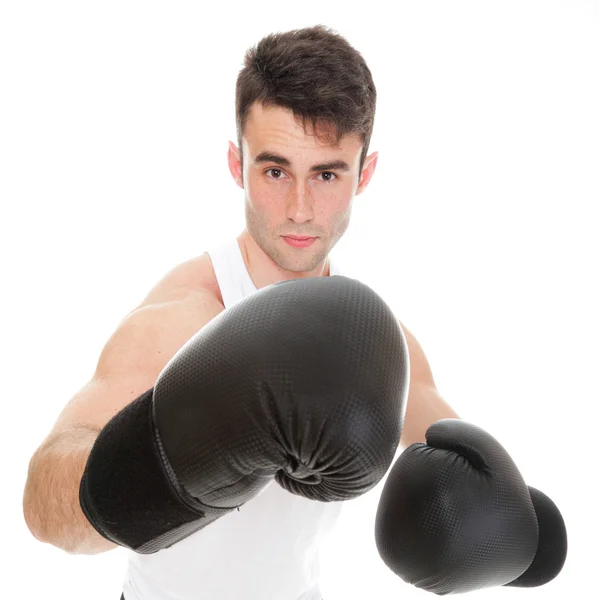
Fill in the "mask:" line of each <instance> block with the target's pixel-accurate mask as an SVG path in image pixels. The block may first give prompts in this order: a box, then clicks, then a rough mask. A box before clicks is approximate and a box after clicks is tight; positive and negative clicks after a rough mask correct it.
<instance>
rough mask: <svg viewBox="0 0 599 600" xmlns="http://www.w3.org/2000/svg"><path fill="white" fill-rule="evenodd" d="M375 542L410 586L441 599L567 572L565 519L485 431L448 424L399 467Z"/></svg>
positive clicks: (386, 491)
mask: <svg viewBox="0 0 599 600" xmlns="http://www.w3.org/2000/svg"><path fill="white" fill-rule="evenodd" d="M375 540H376V545H377V549H378V552H379V554H380V556H381V558H382V559H383V562H385V564H386V565H387V566H388V567H389V568H390V569H391V570H392V571H393V572H394V573H395V574H396V575H398V576H399V577H401V578H402V579H403V580H404V581H406V582H407V583H411V584H413V585H415V586H416V587H418V588H421V589H424V590H427V591H430V592H434V593H435V594H438V595H445V594H451V593H463V592H469V591H473V590H478V589H482V588H486V587H493V586H501V585H511V586H518V587H533V586H538V585H543V584H545V583H547V582H548V581H551V580H552V579H553V578H554V577H556V576H557V575H558V573H559V572H560V571H561V569H562V567H563V565H564V562H565V559H566V548H567V536H566V528H565V524H564V521H563V518H562V516H561V514H560V512H559V510H558V509H557V507H556V506H555V504H553V502H552V501H551V500H550V499H549V498H548V497H547V496H545V495H544V494H542V493H541V492H539V491H538V490H535V489H534V488H529V487H528V486H527V485H526V483H525V482H524V480H523V478H522V475H521V474H520V472H519V471H518V468H517V467H516V465H515V464H514V462H513V460H512V459H511V458H510V456H509V454H508V453H507V452H506V451H505V449H504V448H503V447H502V446H501V445H500V444H499V442H497V440H495V438H493V437H492V436H491V435H490V434H488V433H487V432H486V431H484V430H483V429H481V428H479V427H476V426H475V425H472V424H469V423H466V422H465V421H462V420H459V419H442V420H441V421H437V422H436V423H433V424H432V425H431V426H430V427H429V428H428V430H427V432H426V443H416V444H412V445H411V446H409V447H408V448H406V450H405V451H404V452H403V453H402V454H401V455H400V456H399V458H398V459H397V461H396V462H395V464H394V465H393V467H392V469H391V471H390V472H389V476H388V478H387V481H386V482H385V485H384V487H383V491H382V494H381V497H380V500H379V506H378V510H377V515H376V522H375Z"/></svg>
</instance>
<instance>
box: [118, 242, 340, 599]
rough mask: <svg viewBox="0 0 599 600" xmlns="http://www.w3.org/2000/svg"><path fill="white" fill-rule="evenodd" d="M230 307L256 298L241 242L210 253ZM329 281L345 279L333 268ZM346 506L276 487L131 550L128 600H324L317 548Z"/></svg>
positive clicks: (126, 585)
mask: <svg viewBox="0 0 599 600" xmlns="http://www.w3.org/2000/svg"><path fill="white" fill-rule="evenodd" d="M208 254H209V255H210V258H211V260H212V264H213V267H214V271H215V274H216V279H217V281H218V285H219V287H220V291H221V294H222V297H223V303H224V306H225V309H227V308H229V307H230V306H232V305H233V304H235V303H236V302H239V301H240V300H242V299H243V298H245V297H246V296H249V295H250V294H252V293H254V292H255V291H256V287H255V286H254V283H253V282H252V280H251V278H250V276H249V273H248V271H247V269H246V267H245V263H244V261H243V256H242V255H241V250H240V248H239V244H238V242H237V240H236V239H233V241H232V242H229V243H228V244H224V245H222V246H220V247H218V248H215V249H214V250H212V251H208ZM330 274H331V275H341V273H340V272H339V271H338V270H337V269H336V267H334V266H333V264H332V263H331V264H330ZM342 505H343V502H317V501H315V500H308V499H306V498H303V497H301V496H296V495H294V494H291V493H290V492H287V491H286V490H284V489H283V488H282V487H281V486H279V485H278V484H277V483H276V482H275V481H273V482H271V483H270V484H269V485H268V486H266V488H265V489H264V490H263V491H262V492H261V493H260V494H259V495H258V496H256V497H255V498H252V500H250V501H249V502H247V503H246V504H244V505H243V506H241V507H240V509H239V511H236V510H235V511H232V512H230V513H227V514H226V515H224V516H223V517H221V518H220V519H218V520H217V521H215V522H214V523H211V524H210V525H209V526H207V527H205V528H204V529H201V530H199V531H196V532H195V533H194V534H192V535H190V536H189V537H188V538H186V539H184V540H182V541H181V542H178V543H177V544H175V545H174V546H172V547H170V548H166V549H164V550H160V551H158V552H156V553H154V554H138V553H136V552H132V551H128V553H129V558H128V568H127V572H126V575H125V580H124V583H123V593H124V596H125V600H321V597H322V596H321V592H320V588H319V577H320V564H319V554H318V550H319V545H320V542H321V541H322V540H323V539H324V537H325V536H326V535H327V534H328V533H329V532H330V531H331V530H332V529H333V526H334V525H335V523H336V521H337V519H338V517H339V515H340V513H341V508H342Z"/></svg>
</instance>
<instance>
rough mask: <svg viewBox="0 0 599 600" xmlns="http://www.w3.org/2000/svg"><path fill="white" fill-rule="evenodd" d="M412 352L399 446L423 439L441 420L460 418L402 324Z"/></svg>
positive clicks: (416, 343)
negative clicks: (444, 397) (406, 403)
mask: <svg viewBox="0 0 599 600" xmlns="http://www.w3.org/2000/svg"><path fill="white" fill-rule="evenodd" d="M402 329H403V332H404V334H405V336H406V341H407V343H408V351H409V354H410V388H409V392H408V406H407V408H406V416H405V421H404V427H403V431H402V434H401V439H400V446H401V447H402V448H404V449H405V448H407V447H408V446H409V445H411V444H414V443H415V442H424V441H425V434H426V430H427V429H428V428H429V426H430V425H432V424H433V423H436V422H437V421H440V420H441V419H459V416H458V414H457V413H456V412H455V411H454V410H453V408H451V406H450V405H449V404H448V403H447V402H446V401H445V400H444V399H443V397H442V396H441V394H440V393H439V391H438V390H437V386H436V384H435V381H434V378H433V374H432V371H431V368H430V365H429V362H428V360H427V358H426V356H425V354H424V351H423V350H422V347H421V346H420V344H419V343H418V341H417V340H416V338H415V337H414V335H413V334H412V333H411V332H410V331H409V330H408V329H407V327H406V326H405V325H403V323H402Z"/></svg>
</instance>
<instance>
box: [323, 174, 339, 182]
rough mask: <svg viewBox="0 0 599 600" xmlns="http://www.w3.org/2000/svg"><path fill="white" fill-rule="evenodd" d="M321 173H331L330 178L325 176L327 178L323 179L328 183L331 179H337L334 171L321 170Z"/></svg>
mask: <svg viewBox="0 0 599 600" xmlns="http://www.w3.org/2000/svg"><path fill="white" fill-rule="evenodd" d="M321 175H331V177H332V178H328V177H327V178H326V179H325V182H327V183H329V182H332V181H335V179H337V175H335V173H331V172H330V171H323V172H322V173H321Z"/></svg>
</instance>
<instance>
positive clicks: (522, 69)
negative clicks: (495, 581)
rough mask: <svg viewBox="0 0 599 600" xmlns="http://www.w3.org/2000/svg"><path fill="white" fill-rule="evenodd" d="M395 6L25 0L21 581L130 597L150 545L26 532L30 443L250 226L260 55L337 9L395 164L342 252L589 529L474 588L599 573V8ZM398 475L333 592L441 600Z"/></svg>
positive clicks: (17, 42)
mask: <svg viewBox="0 0 599 600" xmlns="http://www.w3.org/2000/svg"><path fill="white" fill-rule="evenodd" d="M389 6H392V7H393V8H390V7H389ZM389 6H388V7H385V5H384V4H383V2H365V3H361V4H358V5H353V4H349V3H346V2H337V1H330V0H329V1H327V2H306V1H302V2H296V3H273V2H262V1H259V2H244V3H242V4H240V5H239V6H232V5H230V4H229V3H215V4H212V5H208V7H206V6H203V5H201V4H200V3H199V2H196V3H191V2H144V3H141V2H140V3H137V2H125V1H120V2H107V1H104V2H96V3H91V2H87V3H86V2H57V1H55V2H35V3H34V2H27V1H26V0H20V1H19V2H16V1H14V2H11V1H8V2H4V3H3V4H2V8H1V9H0V85H1V86H2V90H1V94H0V103H1V106H0V198H1V202H2V209H1V223H0V227H1V234H2V235H1V240H0V243H1V244H2V248H1V260H2V287H3V292H2V296H1V301H2V310H1V312H0V318H1V319H2V322H1V323H0V325H1V327H2V329H1V331H2V338H3V340H2V341H3V343H2V350H1V351H2V362H1V364H2V372H3V374H2V381H3V385H2V387H3V394H2V400H3V407H4V410H3V416H4V418H3V427H2V435H1V443H2V449H1V450H2V456H3V459H4V460H3V470H4V474H3V485H2V490H3V492H2V515H3V521H4V525H3V544H2V546H3V549H2V553H3V555H4V556H5V558H4V559H3V568H2V570H3V576H2V583H1V584H0V585H2V586H4V590H3V591H2V592H0V595H2V596H3V597H7V598H8V597H9V593H8V590H9V589H10V590H13V592H12V595H11V597H12V596H14V597H19V598H28V599H29V598H48V597H52V598H53V597H56V598H61V599H70V598H72V599H79V598H85V599H86V600H92V599H98V600H112V599H114V600H117V598H118V597H119V595H120V590H121V581H122V578H123V575H124V569H125V564H126V551H124V550H122V549H118V550H116V551H113V552H109V553H106V554H102V555H96V556H71V555H68V554H66V553H64V552H62V551H60V550H57V549H56V548H53V547H51V546H48V545H45V544H41V543H40V542H37V541H36V540H35V539H34V538H33V537H32V536H31V534H30V533H29V531H28V530H27V528H26V526H25V523H24V520H23V517H22V508H21V500H22V492H23V487H24V484H25V477H26V472H27V464H28V461H29V458H30V456H31V454H32V453H33V452H34V451H35V449H36V448H37V446H38V444H39V443H40V442H41V441H42V439H43V438H44V437H45V435H46V434H47V433H48V431H49V429H50V428H51V426H52V424H53V423H54V420H55V418H56V417H57V415H58V413H59V412H60V410H61V408H62V407H63V406H64V404H65V403H66V402H67V400H68V399H69V398H70V397H71V396H72V395H73V394H74V393H75V392H76V391H77V390H78V389H79V388H80V387H81V386H82V385H84V384H85V383H86V382H87V381H88V379H89V378H90V376H91V374H92V372H93V369H94V367H95V363H96V360H97V357H98V355H99V352H100V350H101V348H102V346H103V345H104V343H105V341H106V340H107V338H108V336H109V335H110V334H111V333H112V331H113V330H114V328H115V327H116V326H117V325H118V322H119V321H120V319H121V318H122V317H123V316H124V315H125V314H126V313H127V312H128V311H129V310H131V309H132V308H133V307H134V306H135V305H136V304H137V303H138V302H139V301H140V300H141V299H142V297H143V296H144V295H145V293H146V292H147V291H148V290H149V288H150V287H151V286H152V285H153V284H154V283H155V282H156V281H157V280H158V279H159V278H160V277H162V275H163V274H164V273H165V272H166V271H167V270H169V269H170V268H171V267H172V266H174V265H175V264H177V263H178V262H180V261H182V260H185V259H187V258H190V257H192V256H196V255H198V254H200V253H201V252H203V251H204V250H205V249H206V248H207V247H209V246H210V245H213V244H215V243H220V242H221V241H223V240H226V239H228V238H230V237H232V236H234V235H237V234H238V233H239V232H240V231H241V229H242V228H243V191H242V190H241V189H240V188H238V187H237V186H236V185H235V184H234V182H233V180H232V178H231V176H230V174H229V172H228V169H227V164H226V150H227V142H228V140H232V141H236V137H235V121H234V89H235V78H236V76H237V73H238V71H239V69H240V68H241V66H242V59H243V54H244V52H245V50H246V49H247V48H248V47H250V46H251V45H253V44H255V43H257V42H258V41H259V39H260V38H261V37H262V36H264V35H266V34H268V33H271V32H274V31H285V30H288V29H292V28H298V27H304V26H310V25H314V24H317V23H322V24H325V25H328V26H329V27H332V28H333V29H335V30H336V31H338V32H339V33H341V34H342V35H344V36H345V37H346V38H347V39H348V40H349V41H350V43H352V44H353V45H354V46H355V47H356V48H357V49H358V50H359V51H361V52H362V54H363V55H364V57H365V58H366V60H367V62H368V64H369V66H370V68H371V70H372V72H373V75H374V78H375V84H376V86H377V89H378V93H379V102H378V111H377V116H376V123H375V131H374V136H373V139H372V143H371V146H370V151H374V150H378V151H379V152H380V158H379V163H378V168H377V171H376V173H375V176H374V179H373V181H372V182H371V185H370V187H369V189H368V190H367V191H366V192H365V193H364V194H363V195H361V196H359V197H357V199H356V202H355V209H354V214H353V219H352V224H351V226H350V229H349V231H348V232H347V234H346V236H345V237H344V238H343V240H342V241H341V242H340V243H339V244H338V246H337V248H336V249H335V251H334V253H333V255H332V256H333V258H335V259H336V261H337V262H338V264H339V265H340V267H341V268H342V269H343V270H344V271H345V272H346V274H348V275H351V276H354V277H358V278H361V279H363V281H365V282H366V283H368V284H370V285H372V286H373V287H374V288H375V289H376V290H377V291H378V292H379V293H381V294H382V295H383V296H384V297H385V299H386V300H387V301H388V302H389V303H390V304H391V306H392V307H393V308H394V310H396V313H397V315H398V317H399V318H400V319H401V320H402V321H403V322H404V323H405V324H406V325H407V326H408V328H410V329H411V330H412V332H413V333H414V334H415V335H416V337H417V338H418V340H419V341H420V343H421V344H422V346H423V348H424V351H425V353H426V354H427V356H428V359H429V362H430V364H431V366H432V369H433V373H434V375H435V379H436V382H437V386H438V388H439V390H440V392H441V393H442V394H443V396H444V397H445V398H446V399H447V401H448V402H449V403H450V404H451V405H452V406H453V407H454V408H455V410H456V411H457V412H458V413H459V414H460V416H461V417H462V418H464V419H467V420H469V421H472V422H474V423H477V424H478V425H480V426H482V427H483V428H485V429H487V430H488V431H489V432H490V433H492V434H493V435H495V436H496V437H497V438H498V439H499V440H500V441H501V442H502V443H503V444H504V446H505V447H506V448H507V449H508V451H509V452H510V453H511V455H512V456H513V458H514V460H515V461H516V463H517V464H518V466H519V467H520V470H521V471H522V473H523V475H524V476H525V478H526V480H527V482H528V483H529V485H533V486H535V487H537V488H540V489H542V490H544V491H545V492H546V493H547V494H548V495H549V496H551V497H552V498H553V499H554V501H555V502H556V503H557V505H558V506H559V507H560V508H561V510H562V513H563V515H564V518H565V520H566V523H567V526H568V532H569V544H570V547H569V555H568V561H567V563H566V566H565V567H564V570H563V571H562V574H561V575H560V576H559V577H558V578H557V579H556V580H554V581H553V582H552V583H550V584H549V585H547V586H545V587H542V588H537V589H535V590H517V589H510V588H498V589H495V590H488V591H484V592H479V593H475V594H471V595H472V597H476V598H505V599H508V598H520V597H522V598H530V599H532V598H561V597H564V596H566V595H567V594H568V593H572V592H576V593H580V594H581V597H584V598H589V597H591V596H593V595H594V594H595V593H596V589H597V586H596V572H595V568H596V565H595V563H596V558H597V544H596V542H597V538H598V534H599V531H598V527H597V514H596V504H597V501H596V495H595V494H594V493H593V492H592V491H591V488H592V486H593V485H594V483H595V481H594V480H595V479H596V476H597V467H596V458H595V450H596V443H595V438H596V432H597V416H598V415H597V412H598V411H597V401H598V393H597V377H596V373H597V368H596V365H597V360H598V358H599V356H598V352H597V336H598V334H599V327H598V319H597V313H596V310H597V305H598V302H597V300H598V295H597V290H596V286H597V279H598V268H597V259H598V257H599V248H598V245H597V241H596V238H597V220H596V208H597V202H598V200H599V174H598V171H599V83H598V80H599V8H598V3H597V2H591V1H587V2H584V1H575V0H568V1H563V2H555V1H550V0H543V1H538V2H531V1H523V0H520V1H517V2H512V1H510V2H483V1H476V2H474V1H473V2H445V1H442V2H440V1H437V2H398V3H395V4H390V5H389ZM378 493H380V486H378V487H377V488H376V489H375V490H373V491H372V492H370V493H369V494H367V495H366V496H364V497H362V498H361V499H359V500H357V501H354V502H353V503H348V504H347V505H346V507H345V510H344V513H343V517H342V520H341V522H340V524H339V525H338V527H337V529H336V530H335V532H334V534H333V537H332V538H330V540H329V542H328V543H327V545H326V546H325V547H324V549H323V563H322V569H323V581H322V585H323V591H324V592H325V598H326V600H340V599H344V600H353V599H356V600H358V599H362V598H377V599H378V600H383V599H395V598H417V597H422V598H424V597H425V596H428V597H431V596H430V594H428V593H426V592H422V591H419V590H417V589H415V588H413V587H411V586H409V585H407V584H404V583H403V582H402V581H401V580H399V579H398V578H396V577H395V576H394V575H393V574H392V573H391V572H390V571H389V570H388V569H387V568H386V567H385V566H384V564H383V563H382V561H381V560H380V559H379V558H378V555H377V552H376V548H375V546H374V541H373V533H372V532H373V527H372V525H373V520H374V514H375V511H376V503H377V494H378ZM593 555H594V558H595V560H593ZM231 575H232V576H234V573H233V572H232V574H231ZM240 600H242V599H240Z"/></svg>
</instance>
